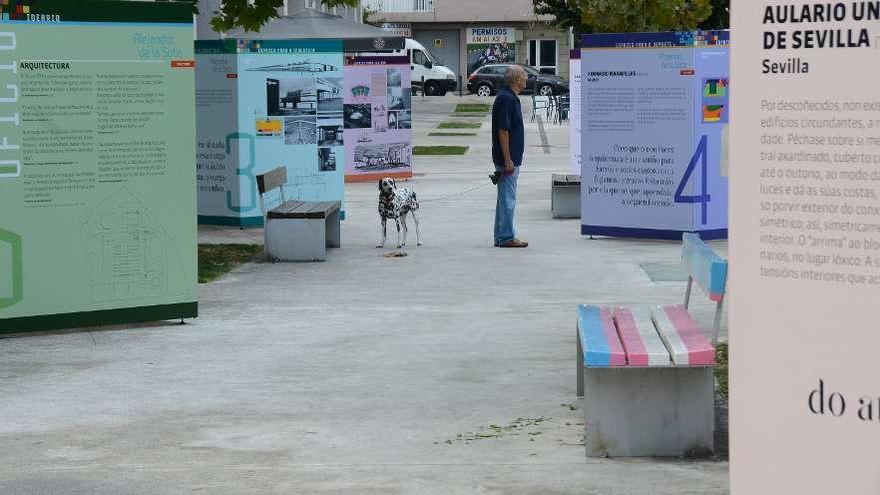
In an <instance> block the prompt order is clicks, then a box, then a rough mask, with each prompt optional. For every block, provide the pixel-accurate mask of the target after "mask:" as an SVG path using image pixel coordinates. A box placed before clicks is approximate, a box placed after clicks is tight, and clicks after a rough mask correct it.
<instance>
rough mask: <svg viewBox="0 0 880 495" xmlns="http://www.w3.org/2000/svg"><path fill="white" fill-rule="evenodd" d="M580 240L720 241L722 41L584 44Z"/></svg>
mask: <svg viewBox="0 0 880 495" xmlns="http://www.w3.org/2000/svg"><path fill="white" fill-rule="evenodd" d="M582 46H583V49H582V52H581V81H582V89H581V97H582V103H581V110H582V114H581V130H582V131H581V147H582V149H583V150H584V153H583V157H582V167H581V200H582V205H581V206H582V207H581V212H582V213H581V223H582V226H581V232H582V233H583V234H584V235H610V236H619V237H644V238H656V239H680V238H681V235H682V233H683V232H698V233H700V235H701V236H702V237H703V238H706V239H711V238H726V237H727V186H728V184H727V173H726V167H725V166H723V164H725V163H726V160H724V159H723V153H722V150H724V149H726V146H725V145H726V139H725V136H726V135H727V126H728V122H729V110H730V108H729V102H730V82H729V75H728V74H729V69H728V65H729V61H728V57H729V33H728V32H726V31H716V32H680V33H628V34H599V35H586V36H584V38H583V45H582Z"/></svg>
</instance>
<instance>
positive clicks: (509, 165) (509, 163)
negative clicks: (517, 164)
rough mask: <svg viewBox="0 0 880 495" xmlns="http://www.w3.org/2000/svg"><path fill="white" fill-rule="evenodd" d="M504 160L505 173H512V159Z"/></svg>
mask: <svg viewBox="0 0 880 495" xmlns="http://www.w3.org/2000/svg"><path fill="white" fill-rule="evenodd" d="M504 162H505V163H504V173H505V174H507V175H510V174H512V173H513V172H514V168H513V160H505V161H504Z"/></svg>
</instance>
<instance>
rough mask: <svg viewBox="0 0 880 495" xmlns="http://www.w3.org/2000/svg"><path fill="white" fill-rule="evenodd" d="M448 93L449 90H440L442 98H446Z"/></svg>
mask: <svg viewBox="0 0 880 495" xmlns="http://www.w3.org/2000/svg"><path fill="white" fill-rule="evenodd" d="M446 93H448V91H447V90H445V89H441V90H440V96H446Z"/></svg>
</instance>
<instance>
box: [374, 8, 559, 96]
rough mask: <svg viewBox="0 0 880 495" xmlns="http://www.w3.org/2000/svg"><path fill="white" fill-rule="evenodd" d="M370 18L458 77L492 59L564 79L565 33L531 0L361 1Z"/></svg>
mask: <svg viewBox="0 0 880 495" xmlns="http://www.w3.org/2000/svg"><path fill="white" fill-rule="evenodd" d="M362 4H363V5H362V6H363V8H364V9H368V11H369V12H370V18H369V19H370V22H371V23H382V24H383V26H384V27H385V28H386V29H387V30H390V31H394V32H396V33H398V34H399V35H403V36H407V37H411V38H414V39H415V40H417V41H419V42H420V43H421V44H423V45H424V46H425V47H426V48H427V49H428V50H429V51H430V52H431V53H432V54H433V55H434V57H435V58H437V60H438V61H439V62H440V63H442V64H443V65H445V66H447V67H449V68H450V69H452V71H453V72H455V73H456V75H457V76H462V79H463V80H467V77H468V76H469V75H470V74H471V73H472V72H473V71H474V70H475V69H476V68H477V67H479V66H481V65H484V64H487V63H493V62H516V63H523V64H528V65H531V66H533V67H535V68H537V69H539V70H541V71H542V72H546V73H549V74H556V75H559V76H562V77H565V78H568V72H569V70H568V54H569V49H570V48H571V38H570V35H569V33H567V32H564V31H559V30H557V29H556V28H554V27H553V26H552V25H550V24H549V23H548V21H549V20H550V19H552V18H551V17H549V16H537V15H535V13H534V11H533V8H532V0H364V1H363V2H362Z"/></svg>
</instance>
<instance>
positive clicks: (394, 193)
mask: <svg viewBox="0 0 880 495" xmlns="http://www.w3.org/2000/svg"><path fill="white" fill-rule="evenodd" d="M409 214H412V217H413V221H414V222H415V224H416V242H417V243H418V245H419V246H421V245H422V234H421V231H420V229H419V199H418V197H416V192H415V191H413V190H412V189H408V188H403V189H398V188H397V183H396V182H394V179H390V178H387V177H386V178H384V179H382V180H380V181H379V219H380V220H381V221H382V232H381V233H380V234H379V243H378V244H376V247H377V248H382V247H385V240H386V239H387V237H388V236H387V223H388V220H394V223H395V224H396V225H397V247H398V248H401V247H404V246H406V233H407V230H408V229H407V227H406V217H407V215H409ZM401 224H402V225H403V238H402V239H401V236H400V230H401Z"/></svg>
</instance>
